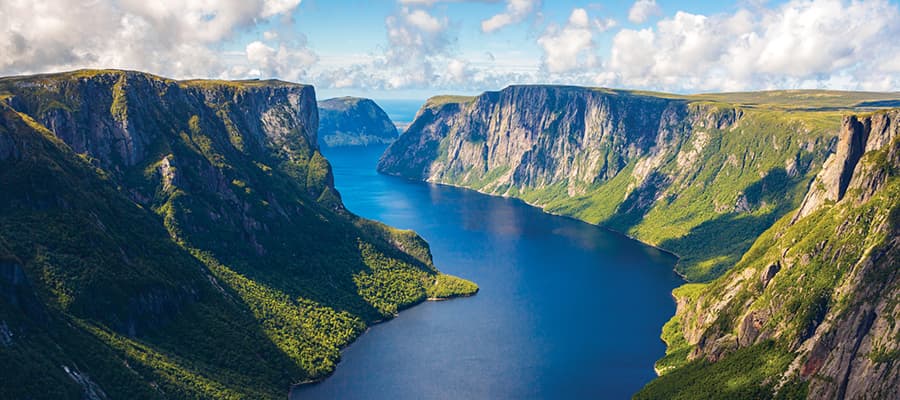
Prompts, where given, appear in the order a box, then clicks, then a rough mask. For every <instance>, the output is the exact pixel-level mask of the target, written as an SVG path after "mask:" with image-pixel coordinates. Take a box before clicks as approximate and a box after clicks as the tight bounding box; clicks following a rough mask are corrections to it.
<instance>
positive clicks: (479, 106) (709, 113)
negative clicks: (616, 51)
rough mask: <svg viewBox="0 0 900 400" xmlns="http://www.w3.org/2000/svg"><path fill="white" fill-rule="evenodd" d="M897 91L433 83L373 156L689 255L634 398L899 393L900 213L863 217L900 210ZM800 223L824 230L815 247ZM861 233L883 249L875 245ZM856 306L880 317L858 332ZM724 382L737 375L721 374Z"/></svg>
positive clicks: (417, 174)
mask: <svg viewBox="0 0 900 400" xmlns="http://www.w3.org/2000/svg"><path fill="white" fill-rule="evenodd" d="M836 95H844V96H846V97H845V98H841V97H840V96H838V97H837V98H835V97H834V96H836ZM895 95H896V94H893V93H874V94H867V93H859V92H852V93H836V92H830V91H828V92H825V91H822V92H820V91H799V92H797V91H779V92H764V93H736V94H723V95H714V94H713V95H710V94H706V95H698V97H693V96H680V95H671V96H663V97H654V96H649V97H648V96H646V95H645V94H641V95H638V96H635V95H634V94H633V92H627V91H610V90H594V89H593V88H578V87H571V86H570V87H554V86H546V85H541V86H513V87H509V88H506V89H504V90H502V91H499V92H486V93H485V94H482V95H480V96H476V97H470V98H452V97H438V98H436V99H435V100H434V101H429V102H427V103H426V105H425V106H424V107H423V108H422V109H421V110H420V113H419V115H418V116H417V119H416V121H414V122H413V124H412V125H411V126H410V129H409V130H408V131H407V132H406V133H405V134H404V135H402V136H401V137H400V138H399V139H398V140H397V141H396V142H395V143H394V144H392V145H391V147H389V148H388V150H387V151H386V152H385V154H384V156H383V157H382V159H381V161H380V163H379V171H381V172H382V173H387V174H391V175H398V176H404V177H407V178H410V179H416V180H426V181H430V182H435V183H444V184H451V185H457V186H463V187H468V188H472V189H476V190H479V191H482V192H485V193H488V194H494V195H503V196H509V197H518V198H521V199H523V200H525V201H527V202H529V203H531V204H535V205H538V206H540V207H542V208H544V209H545V210H546V211H548V212H551V213H555V214H563V215H568V216H573V217H576V218H579V219H583V220H586V221H588V222H591V223H599V224H600V225H603V226H606V227H609V228H612V229H613V230H618V231H620V232H624V233H626V234H629V235H630V236H632V237H635V238H637V239H638V240H642V241H645V242H649V243H650V244H653V245H658V246H660V247H662V248H663V249H666V250H670V251H674V252H675V253H676V254H678V255H679V256H680V257H681V260H680V262H679V264H681V267H680V268H679V271H678V272H681V273H683V276H685V277H686V278H687V279H688V280H689V281H695V282H700V283H689V284H686V285H684V286H682V287H680V288H678V289H676V290H675V291H674V292H673V296H674V297H675V298H676V300H677V304H678V311H677V313H676V315H675V316H674V317H673V318H672V320H670V321H669V323H667V324H666V326H665V327H663V332H662V338H663V340H664V341H665V342H666V343H667V346H668V350H667V352H666V356H665V357H664V358H663V359H661V360H660V361H658V362H657V365H656V370H657V372H658V374H660V378H658V379H657V380H654V381H653V382H651V383H650V384H648V385H647V386H646V387H645V388H644V389H643V390H642V391H641V392H639V393H638V394H637V395H636V398H685V399H689V398H697V397H701V398H702V397H710V396H712V397H716V396H723V395H729V396H732V397H736V398H745V397H746V398H771V397H779V398H798V397H807V396H808V397H809V398H820V397H822V396H824V397H833V396H837V397H839V398H843V397H847V398H854V396H856V397H858V396H865V393H870V392H867V391H871V393H879V394H880V395H885V396H887V397H890V396H891V395H892V394H893V395H895V394H896V393H894V392H895V385H896V383H895V382H896V380H897V379H898V378H897V375H898V373H897V371H898V369H897V368H893V367H891V365H892V364H891V362H892V360H894V358H895V357H894V354H895V353H896V351H895V350H894V349H893V348H892V347H891V346H890V345H887V344H885V343H889V342H890V341H891V340H892V339H891V337H892V335H895V334H894V333H892V332H893V331H892V330H891V329H892V328H890V326H891V325H890V320H891V318H894V317H896V316H897V315H898V314H900V309H897V308H896V307H893V308H891V307H892V306H891V304H894V303H891V302H892V301H895V300H891V299H896V298H897V293H896V287H897V281H896V279H895V278H891V277H890V276H891V275H890V273H891V270H892V269H891V268H894V272H896V266H897V265H898V264H897V263H898V259H900V255H898V254H896V251H894V250H891V249H892V248H894V247H896V246H895V245H893V246H894V247H891V246H892V245H891V243H895V242H896V229H895V228H891V226H896V223H894V224H893V225H891V224H887V225H885V224H884V223H878V224H874V225H872V224H870V223H871V222H873V221H886V220H890V219H891V218H893V219H896V212H894V211H891V210H896V201H895V200H892V199H893V198H895V197H894V196H893V195H892V193H893V190H894V189H892V188H895V185H896V178H894V172H892V171H896V167H895V166H893V165H894V161H895V158H894V155H895V154H897V148H898V143H900V142H898V141H897V140H896V139H890V138H893V137H894V136H892V135H896V131H897V129H898V125H897V124H896V119H897V111H891V110H888V111H884V110H881V111H878V110H875V111H873V109H872V107H870V104H872V102H883V101H888V102H890V101H892V99H894V98H895ZM798 96H799V97H800V98H799V99H798V98H797V97H798ZM821 96H826V97H828V99H827V100H826V101H824V103H825V105H824V106H819V103H817V102H820V103H822V102H821V101H820V100H817V99H818V98H819V97H821ZM772 97H774V99H772ZM729 98H730V99H731V100H740V102H743V103H741V104H732V103H726V102H724V100H728V99H729ZM764 98H770V99H769V100H768V101H769V102H770V103H769V104H766V103H760V102H759V100H760V99H764ZM751 103H752V104H751ZM847 114H850V116H847ZM892 132H893V133H892ZM517 146H518V147H517ZM866 160H868V161H866ZM873 160H876V161H875V162H873ZM847 193H852V196H851V195H847ZM851 197H852V198H854V199H857V200H854V201H851V200H848V199H850V198H851ZM835 204H837V206H835ZM831 207H834V208H835V210H840V211H834V210H832V211H828V210H830V209H831ZM822 210H825V211H822ZM823 215H834V216H833V217H825V216H823ZM841 215H852V216H853V217H851V218H850V221H849V222H848V221H842V220H841V217H840V216H841ZM889 216H893V217H889ZM828 218H833V220H831V219H828ZM792 221H793V222H792ZM794 222H796V223H797V224H798V226H797V227H794V226H793V225H792V224H793V223H794ZM838 226H841V227H842V228H840V229H841V230H840V232H843V233H840V234H837V235H835V233H834V231H835V229H837V228H836V227H838ZM805 232H810V233H813V234H815V235H816V237H817V238H818V239H817V240H819V241H818V242H812V245H811V246H810V245H809V243H810V242H811V241H812V240H814V239H812V238H804V233H805ZM892 232H893V233H892ZM891 238H894V239H891ZM856 239H859V241H862V242H866V243H869V244H870V245H877V244H879V243H881V245H878V246H882V247H881V248H884V249H886V250H885V251H883V252H881V253H879V254H882V256H880V257H881V258H877V257H876V258H873V259H872V258H870V259H869V261H865V260H866V258H865V254H869V253H868V251H863V250H862V249H861V248H860V247H858V246H856V245H855V244H854V240H856ZM792 241H793V242H792ZM792 243H794V244H792ZM823 243H824V245H823ZM779 246H780V247H779ZM823 246H824V247H823ZM784 249H787V250H784ZM791 249H793V250H791ZM811 249H812V250H811ZM835 249H837V250H835ZM711 250H713V251H711ZM823 250H824V251H823ZM789 252H796V253H798V254H801V255H795V256H792V257H788V253H789ZM773 257H788V258H787V259H788V260H792V261H784V260H782V261H780V262H768V261H772V260H770V258H773ZM817 257H837V258H834V260H832V261H836V262H837V264H836V266H835V265H832V266H828V265H829V264H827V263H823V262H822V261H816V260H818V258H817ZM873 257H874V256H873ZM766 260H768V261H766ZM798 260H799V261H798ZM864 262H868V264H866V265H869V266H868V267H866V268H856V269H852V268H851V266H853V265H857V264H860V263H864ZM846 269H852V270H853V272H852V273H848V272H846ZM867 271H868V272H867ZM885 274H888V275H885ZM895 275H896V274H895ZM835 276H837V277H840V276H844V277H851V278H846V279H849V280H850V282H856V285H857V286H852V285H851V284H843V285H842V284H841V282H846V281H839V280H837V278H835V279H832V278H833V277H835ZM789 277H790V278H789ZM853 277H855V278H853ZM861 277H867V278H865V279H863V278H861ZM795 282H796V283H795ZM848 285H849V286H848ZM797 288H805V289H806V290H807V292H806V293H811V294H808V295H804V294H802V293H800V294H798V293H796V292H792V290H794V289H797ZM800 290H802V289H800ZM848 293H849V294H848ZM853 293H862V294H863V295H860V296H855V295H853ZM865 293H868V294H865ZM769 296H778V297H779V298H778V300H777V301H772V300H771V299H770V298H769ZM753 299H757V300H756V303H752V304H751V302H752V301H753ZM872 299H883V300H882V301H883V302H887V303H885V304H881V303H877V300H875V302H874V303H873V300H872ZM762 304H768V306H763V305H762ZM873 304H874V305H873ZM748 307H749V308H750V309H749V310H748ZM757 307H758V308H759V309H757ZM765 307H768V308H765ZM872 309H878V310H880V311H878V312H877V313H873V312H871V311H866V310H872ZM858 316H862V317H858ZM859 318H862V319H859ZM803 321H806V322H803ZM823 321H826V323H823ZM829 321H830V322H829ZM854 321H863V322H866V321H868V322H866V323H869V322H871V323H874V325H872V326H874V327H875V328H872V330H871V331H867V330H862V331H858V330H856V331H855V330H854V329H855V328H851V327H852V326H854V325H853V324H854ZM779 324H781V325H779ZM829 324H831V325H829ZM832 326H834V327H835V328H832ZM862 326H867V325H865V324H863V325H862ZM866 329H869V328H866ZM852 332H856V333H852ZM858 332H871V334H859V333H858ZM814 333H815V334H816V335H818V336H817V337H818V338H819V339H816V340H813V339H810V338H811V337H813V336H812V335H813V334H814ZM800 338H802V340H801V339H800ZM801 343H805V344H804V345H803V346H801ZM852 343H857V344H858V343H866V344H864V345H863V350H856V349H857V348H858V347H859V346H858V345H852ZM875 343H877V345H876V344H875ZM804 346H805V347H804ZM847 346H851V350H850V351H846V348H847ZM866 346H869V347H866ZM879 346H880V347H879ZM842 349H844V350H842ZM866 352H870V353H868V354H867V353H866ZM872 352H874V353H872ZM842 354H843V355H842ZM870 354H875V355H870ZM848 360H849V361H848ZM848 363H849V364H848ZM850 364H853V365H854V366H855V367H854V368H856V369H854V368H851V367H849V366H848V365H850ZM823 365H824V367H823ZM854 371H856V372H854ZM866 371H870V372H871V371H878V374H879V375H877V376H879V377H880V378H876V377H872V376H870V375H867V372H866ZM725 382H737V383H734V384H731V383H729V386H728V389H727V390H725V389H723V385H724V384H725ZM892 388H893V389H892ZM723 390H725V391H724V392H723Z"/></svg>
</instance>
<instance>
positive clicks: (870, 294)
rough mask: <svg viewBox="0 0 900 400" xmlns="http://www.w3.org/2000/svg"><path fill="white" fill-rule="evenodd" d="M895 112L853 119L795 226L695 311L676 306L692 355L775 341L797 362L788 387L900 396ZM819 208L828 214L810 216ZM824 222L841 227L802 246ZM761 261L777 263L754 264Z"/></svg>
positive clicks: (762, 242)
mask: <svg viewBox="0 0 900 400" xmlns="http://www.w3.org/2000/svg"><path fill="white" fill-rule="evenodd" d="M898 115H900V110H896V111H886V112H880V113H876V114H874V115H870V116H866V117H847V118H845V119H844V123H843V129H842V132H841V137H840V141H839V144H838V150H837V152H836V153H835V154H834V155H833V156H832V157H830V158H829V160H828V162H827V163H826V164H825V166H824V167H823V170H822V171H821V172H820V173H819V174H818V176H817V177H816V180H815V182H814V183H813V185H812V187H810V189H809V192H808V194H807V195H806V197H805V201H804V203H803V206H802V208H801V209H800V210H799V211H798V213H797V214H796V215H795V216H794V218H792V220H791V221H790V223H789V224H785V225H784V226H776V228H773V230H775V231H774V232H771V233H770V234H769V233H767V234H766V235H764V236H763V237H761V238H760V239H759V240H758V242H757V244H756V245H757V246H759V247H760V249H757V251H755V252H751V253H748V254H752V256H750V257H748V256H745V259H744V260H742V262H741V263H740V264H739V265H738V266H736V267H735V268H736V270H735V271H731V273H729V274H727V275H725V276H723V277H722V278H719V279H718V280H716V281H714V282H713V283H710V284H709V286H708V287H707V288H706V289H705V290H704V292H703V293H701V294H699V297H698V299H697V300H696V301H695V302H694V305H693V306H691V307H683V306H682V304H681V303H679V307H678V310H677V314H678V315H679V317H680V320H681V321H682V324H683V333H684V338H685V340H686V341H688V343H690V344H692V345H693V347H692V350H691V353H690V358H692V359H693V358H700V357H704V358H706V359H708V360H710V361H716V360H721V359H722V358H724V357H728V354H729V353H730V352H732V351H734V350H736V349H737V348H741V347H749V346H753V345H756V344H759V343H761V342H762V341H765V340H770V339H771V340H776V341H778V342H780V343H782V345H783V346H785V347H786V348H787V349H789V350H790V351H791V352H792V353H793V356H794V357H795V358H794V361H793V362H792V363H791V364H790V366H789V368H788V369H787V371H784V372H783V374H782V376H781V382H786V381H789V380H793V379H800V380H804V381H807V382H808V385H809V386H808V387H809V395H808V398H810V399H824V398H828V399H881V398H897V397H900V368H898V367H897V365H898V364H897V363H898V362H900V341H897V339H896V338H898V337H900V324H897V323H896V322H895V321H896V319H897V318H898V317H900V301H898V300H900V230H898V227H900V223H898V222H900V221H897V220H896V216H897V215H898V209H897V208H898V203H897V202H896V200H895V199H887V200H886V199H885V198H884V197H885V196H886V195H887V196H890V195H889V194H885V192H884V191H885V190H891V192H889V193H896V191H897V186H896V179H897V177H896V173H897V171H900V157H898V156H897V154H898V153H900V139H898V135H897V132H900V130H898V129H900V123H898V122H900V121H898V118H897V116H898ZM873 127H877V128H874V129H873ZM863 150H864V151H863ZM889 185H893V186H889ZM876 200H877V201H880V202H882V203H878V204H880V206H872V205H871V204H869V203H870V202H871V201H876ZM866 207H870V208H866ZM855 210H868V211H866V212H854V211H855ZM816 212H823V213H825V214H824V215H825V216H824V217H821V218H820V219H819V220H817V219H815V218H811V217H810V218H807V217H809V216H810V215H811V214H813V213H816ZM815 223H824V224H836V228H830V229H829V230H830V231H831V232H833V233H830V235H831V236H825V237H821V238H819V239H815V240H810V241H809V242H808V243H804V242H803V241H802V240H801V239H805V238H806V236H807V235H812V234H816V233H815V232H816V229H818V228H817V227H816V225H809V224H815ZM804 224H806V225H804ZM826 226H831V225H826ZM797 230H799V231H797ZM786 237H794V238H795V239H792V240H791V241H789V242H785V241H784V239H782V238H786ZM848 240H849V242H848ZM801 246H802V247H801ZM763 250H765V251H763ZM754 257H758V258H761V259H763V260H766V259H768V260H772V259H775V260H778V261H768V262H766V263H765V264H762V265H764V267H755V266H754V264H756V263H759V261H757V260H754V259H753V258H754ZM741 268H744V269H741ZM801 271H802V272H801ZM751 274H752V275H751ZM785 274H787V275H785ZM753 276H756V277H757V278H756V279H751V278H752V277H753ZM817 280H818V282H828V281H829V280H833V282H834V284H831V285H828V286H822V285H821V283H820V284H811V282H816V281H817ZM797 304H805V306H804V308H799V309H797V308H796V305H797ZM789 305H794V308H786V307H788V306H789ZM789 310H790V311H789ZM731 332H736V333H737V338H736V340H735V337H734V334H733V333H731Z"/></svg>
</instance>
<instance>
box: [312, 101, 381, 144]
mask: <svg viewBox="0 0 900 400" xmlns="http://www.w3.org/2000/svg"><path fill="white" fill-rule="evenodd" d="M397 136H398V133H397V127H396V126H395V125H394V123H393V122H391V119H390V118H389V117H388V115H387V113H385V112H384V110H382V109H381V107H379V106H378V104H375V102H374V101H372V100H369V99H361V98H358V97H338V98H334V99H327V100H322V101H320V102H319V144H320V145H321V146H328V147H338V146H368V145H372V144H389V143H391V142H393V141H394V139H396V138H397Z"/></svg>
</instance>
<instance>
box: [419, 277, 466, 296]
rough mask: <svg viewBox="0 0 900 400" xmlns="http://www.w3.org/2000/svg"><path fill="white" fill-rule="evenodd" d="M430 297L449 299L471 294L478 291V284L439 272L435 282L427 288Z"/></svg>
mask: <svg viewBox="0 0 900 400" xmlns="http://www.w3.org/2000/svg"><path fill="white" fill-rule="evenodd" d="M426 290H427V292H428V298H429V299H449V298H453V297H457V296H471V295H473V294H475V293H477V292H478V285H476V284H474V283H472V282H470V281H467V280H465V279H460V278H457V277H455V276H453V275H447V274H438V275H437V277H436V278H435V280H434V284H433V285H431V286H429V287H427V288H426Z"/></svg>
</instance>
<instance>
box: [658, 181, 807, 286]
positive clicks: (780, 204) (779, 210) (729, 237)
mask: <svg viewBox="0 0 900 400" xmlns="http://www.w3.org/2000/svg"><path fill="white" fill-rule="evenodd" d="M808 181H809V177H807V176H803V175H800V176H790V175H789V174H788V173H787V171H785V169H784V168H773V169H771V170H769V171H768V172H767V173H766V174H765V176H764V177H763V178H762V179H760V180H758V181H756V182H754V183H753V184H751V185H749V186H747V188H746V189H744V191H743V193H742V194H741V195H739V196H738V201H737V202H736V204H735V208H734V209H733V210H732V211H731V212H728V213H726V214H722V215H720V216H718V217H716V218H714V219H711V220H709V221H706V222H703V223H701V224H700V225H698V226H696V227H694V228H693V229H691V231H690V232H689V233H688V234H687V235H685V236H682V237H680V238H677V239H670V240H666V241H664V242H662V243H661V244H660V247H662V248H663V249H666V250H669V251H672V252H674V253H675V254H678V255H679V256H680V260H679V263H678V266H677V267H676V268H677V270H678V272H680V273H682V274H684V275H685V276H686V277H687V278H688V279H689V280H691V281H701V282H703V281H709V280H712V279H714V278H716V277H718V276H720V275H722V273H724V272H725V271H726V270H727V269H729V268H731V267H732V266H733V265H734V264H736V263H737V262H738V261H739V260H740V259H741V256H743V254H744V253H745V252H747V250H749V249H750V246H752V245H753V242H755V241H756V239H757V238H758V237H759V235H761V234H762V233H763V232H765V231H766V230H767V229H769V228H770V227H771V226H772V225H773V224H774V223H775V222H776V221H778V220H779V219H780V218H781V217H783V216H785V215H786V214H787V213H789V212H791V211H792V210H794V209H796V208H797V207H798V206H799V203H800V201H801V200H802V197H803V195H804V193H805V189H806V184H807V182H808Z"/></svg>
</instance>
